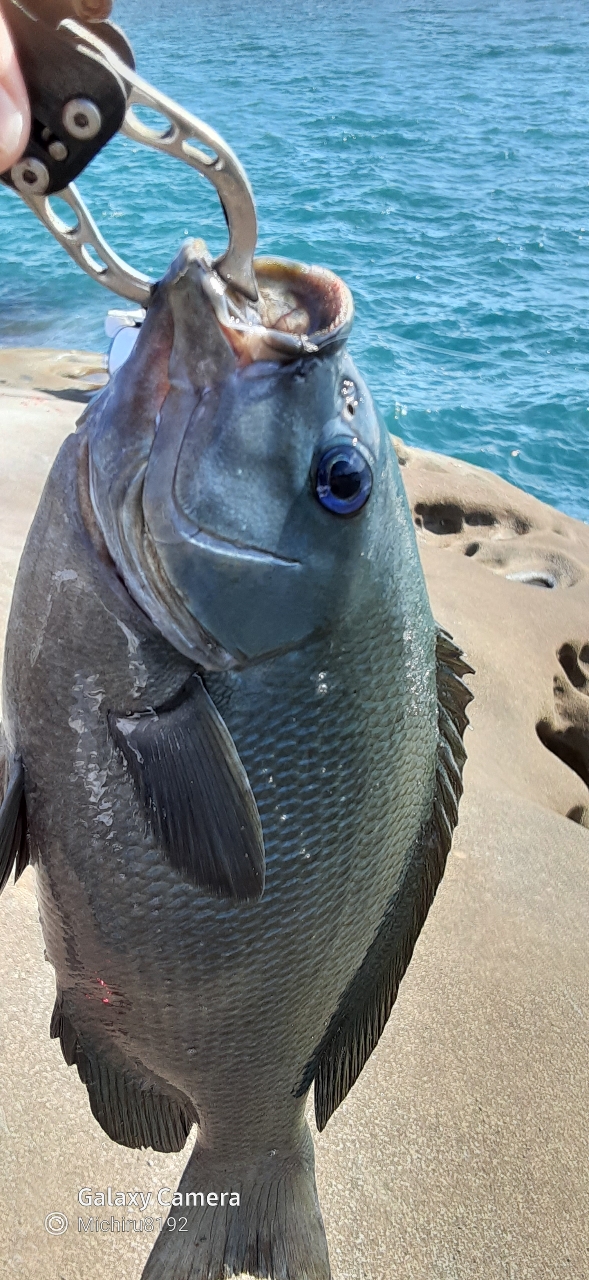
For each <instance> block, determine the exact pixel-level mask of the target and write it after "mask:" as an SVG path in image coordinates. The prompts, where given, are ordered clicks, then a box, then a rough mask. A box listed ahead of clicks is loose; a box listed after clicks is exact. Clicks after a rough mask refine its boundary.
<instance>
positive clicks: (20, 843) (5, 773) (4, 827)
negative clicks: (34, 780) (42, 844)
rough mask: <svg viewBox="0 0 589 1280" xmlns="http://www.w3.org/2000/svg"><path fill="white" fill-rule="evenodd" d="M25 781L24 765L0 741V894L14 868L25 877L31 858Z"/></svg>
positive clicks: (18, 874) (17, 875)
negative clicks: (6, 750) (28, 843)
mask: <svg viewBox="0 0 589 1280" xmlns="http://www.w3.org/2000/svg"><path fill="white" fill-rule="evenodd" d="M26 837H27V817H26V809H25V778H24V769H23V766H22V761H21V760H19V759H18V758H17V757H14V756H13V757H12V758H10V757H9V756H8V755H7V754H5V753H4V752H3V750H2V740H1V739H0V893H2V890H3V889H4V887H5V885H6V884H7V882H8V880H9V878H10V873H11V871H12V868H13V867H14V868H15V874H14V878H15V881H16V880H18V878H19V876H20V875H22V873H23V871H24V869H25V867H26V865H27V863H28V860H29V857H28V850H27V840H26Z"/></svg>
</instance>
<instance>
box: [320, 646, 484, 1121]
mask: <svg viewBox="0 0 589 1280" xmlns="http://www.w3.org/2000/svg"><path fill="white" fill-rule="evenodd" d="M436 660H437V685H438V727H439V740H438V750H437V758H436V783H435V792H434V799H433V804H432V810H431V814H430V817H429V819H428V820H427V822H426V823H425V824H424V826H423V827H422V830H421V832H420V834H419V836H418V838H417V840H416V842H415V845H414V847H413V850H412V851H411V853H410V855H409V857H408V858H407V862H406V866H405V873H404V876H403V879H402V881H401V884H400V885H399V888H398V889H397V892H396V893H395V895H394V897H393V898H392V900H391V901H390V902H389V904H388V906H387V909H386V911H385V913H384V916H383V919H382V923H381V926H380V929H379V931H378V933H377V935H376V937H375V939H374V941H373V943H372V945H371V946H370V947H369V949H368V951H367V953H366V956H365V957H364V960H363V962H362V964H361V965H360V968H359V969H358V971H357V973H356V974H355V976H354V977H353V979H352V981H351V983H350V984H349V986H348V988H347V990H346V991H345V993H344V995H343V996H342V999H341V1001H340V1004H339V1007H338V1008H337V1010H336V1012H335V1014H334V1016H333V1018H332V1019H331V1022H330V1025H329V1026H328V1028H327V1031H326V1033H325V1035H324V1037H323V1040H322V1041H321V1044H320V1045H319V1047H318V1049H317V1050H316V1052H315V1053H314V1054H313V1057H312V1058H311V1060H310V1062H309V1063H308V1065H307V1067H306V1068H305V1071H304V1073H303V1077H302V1080H301V1083H300V1085H299V1087H298V1088H297V1094H298V1095H299V1096H301V1095H303V1094H304V1093H306V1092H307V1089H309V1087H310V1085H311V1083H312V1081H313V1080H314V1081H315V1116H316V1120H317V1128H318V1129H319V1130H321V1129H324V1128H325V1125H326V1124H327V1121H328V1120H329V1118H330V1116H331V1115H333V1112H334V1111H335V1110H336V1108H337V1107H339V1105H340V1102H343V1099H344V1098H345V1097H346V1094H347V1093H348V1092H349V1090H350V1089H351V1088H352V1085H353V1084H354V1083H355V1081H356V1080H357V1078H358V1076H359V1075H360V1072H361V1070H362V1068H363V1066H364V1064H365V1063H366V1061H367V1059H368V1058H369V1057H370V1054H371V1053H372V1050H373V1049H374V1048H375V1047H376V1045H377V1043H378V1041H379V1039H380V1036H381V1035H382V1032H383V1031H384V1028H385V1025H386V1022H387V1020H388V1017H389V1014H390V1012H391V1009H392V1007H393V1005H394V1003H395V1000H396V998H397V994H398V991H399V985H400V983H401V979H402V977H403V975H404V973H405V970H406V969H407V966H408V964H409V961H410V959H411V956H412V954H413V949H414V947H415V943H416V942H417V939H418V937H419V934H420V932H421V929H422V927H423V924H424V922H425V919H426V916H427V913H428V911H429V909H430V906H431V904H432V902H433V899H434V896H435V893H436V889H437V887H438V885H439V883H440V880H441V878H442V875H443V873H444V868H445V866H446V859H447V857H448V853H449V851H450V845H451V843H452V834H453V831H454V827H455V826H456V822H457V820H458V803H459V800H460V797H461V795H462V770H463V767H464V762H465V760H466V751H465V749H464V743H463V740H462V739H463V735H464V731H465V729H466V726H467V724H468V717H467V715H466V708H467V706H468V704H469V702H470V701H471V699H472V694H471V692H470V690H469V689H468V688H467V687H466V685H465V684H464V682H463V679H462V677H463V676H464V675H466V674H467V673H470V674H473V669H472V667H470V666H469V665H468V663H467V662H465V660H464V657H463V655H462V653H461V651H460V649H458V647H457V646H456V645H455V644H454V641H453V640H452V637H451V636H449V635H448V633H447V632H446V631H442V630H439V632H438V636H437V642H436Z"/></svg>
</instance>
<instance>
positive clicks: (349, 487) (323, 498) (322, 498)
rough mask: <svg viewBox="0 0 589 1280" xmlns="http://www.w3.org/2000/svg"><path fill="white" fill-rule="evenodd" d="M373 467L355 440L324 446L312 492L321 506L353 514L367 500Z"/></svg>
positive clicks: (340, 513) (340, 514) (337, 512)
mask: <svg viewBox="0 0 589 1280" xmlns="http://www.w3.org/2000/svg"><path fill="white" fill-rule="evenodd" d="M371 490H372V469H371V467H370V465H369V463H368V462H367V460H366V458H365V457H364V454H363V453H361V452H360V450H359V449H357V448H356V447H355V445H354V444H349V443H343V444H336V445H333V446H332V448H331V449H327V450H326V452H325V453H324V454H322V456H321V458H320V459H319V465H318V467H317V476H316V480H315V493H316V495H317V498H318V500H319V502H320V503H321V506H322V507H326V508H327V510H328V511H333V512H335V514H336V515H338V516H352V515H354V514H355V512H356V511H360V509H361V508H362V507H363V506H364V505H365V503H366V502H368V499H369V497H370V493H371Z"/></svg>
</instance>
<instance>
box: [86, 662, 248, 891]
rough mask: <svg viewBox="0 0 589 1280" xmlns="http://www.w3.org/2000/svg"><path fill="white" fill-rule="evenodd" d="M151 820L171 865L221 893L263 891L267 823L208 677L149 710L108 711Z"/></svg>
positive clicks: (199, 884) (193, 679) (196, 882)
mask: <svg viewBox="0 0 589 1280" xmlns="http://www.w3.org/2000/svg"><path fill="white" fill-rule="evenodd" d="M109 728H110V732H111V735H112V737H113V739H114V741H115V743H116V745H117V746H118V747H119V749H120V751H121V752H122V754H123V756H124V758H125V760H126V761H127V764H128V766H129V771H130V774H131V777H132V778H133V781H134V783H135V787H136V789H137V792H138V795H139V797H140V799H141V801H142V802H143V804H144V805H145V812H146V817H147V822H148V825H149V827H150V828H151V830H152V832H153V834H154V836H155V838H156V840H157V841H158V842H159V843H160V845H161V848H162V850H163V852H164V853H165V855H166V857H167V858H169V860H170V862H171V864H172V866H173V867H174V868H175V869H176V871H178V872H179V873H180V875H182V876H185V877H186V879H188V880H190V881H191V882H192V884H194V885H196V886H197V887H198V888H200V889H204V890H206V891H207V892H208V893H211V894H213V895H215V896H216V897H219V898H234V899H236V900H238V901H245V900H248V899H250V900H252V899H253V900H256V899H258V898H260V897H261V895H262V893H263V890H264V871H265V857H264V840H263V835H262V824H261V822H260V815H259V813H258V809H257V805H256V802H255V799H254V795H253V792H252V789H251V787H250V784H249V779H248V776H247V774H246V772H245V769H244V767H243V765H242V763H241V760H240V759H239V756H238V754H237V750H236V747H235V743H234V742H233V739H232V737H231V734H230V733H229V731H228V729H227V726H226V725H225V723H224V721H223V720H222V719H221V716H220V715H219V713H218V711H217V709H216V707H215V705H214V703H213V702H212V701H211V699H210V697H209V695H208V693H207V691H206V689H205V687H204V685H203V683H202V680H200V678H199V677H198V676H196V675H194V676H192V677H191V678H190V680H189V681H188V683H187V684H186V685H184V687H183V689H182V690H181V692H180V694H179V695H178V697H177V698H176V699H175V700H174V701H173V702H172V703H170V704H168V705H167V706H165V707H162V708H159V709H158V710H157V711H154V712H152V713H149V714H147V715H138V716H133V717H128V718H126V717H124V716H117V715H114V714H111V715H110V716H109Z"/></svg>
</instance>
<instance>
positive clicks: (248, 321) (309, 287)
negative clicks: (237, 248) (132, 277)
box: [184, 240, 354, 367]
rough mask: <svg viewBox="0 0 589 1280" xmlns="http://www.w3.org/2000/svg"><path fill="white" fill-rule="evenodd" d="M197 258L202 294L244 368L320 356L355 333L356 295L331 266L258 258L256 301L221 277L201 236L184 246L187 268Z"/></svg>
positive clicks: (254, 266)
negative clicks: (261, 362) (353, 295)
mask: <svg viewBox="0 0 589 1280" xmlns="http://www.w3.org/2000/svg"><path fill="white" fill-rule="evenodd" d="M194 261H197V262H198V264H199V266H200V268H201V272H202V275H201V283H202V288H203V292H204V293H205V295H206V297H207V298H208V300H209V302H210V304H211V307H212V309H213V311H214V314H215V317H216V320H217V323H218V325H219V327H220V329H221V331H222V333H223V334H224V336H225V338H226V339H227V341H228V342H229V344H230V346H231V348H232V350H233V353H234V355H235V356H236V357H237V360H238V364H239V366H240V367H244V366H245V365H248V364H253V363H255V362H257V361H273V362H274V363H280V364H284V363H286V362H288V361H290V360H296V359H298V358H300V357H301V356H304V355H316V354H318V353H319V352H320V351H322V350H323V349H324V348H325V347H327V346H329V347H331V346H332V345H333V344H334V343H340V342H344V341H345V339H346V338H347V336H348V334H349V332H350V329H351V327H352V324H353V321H354V301H353V298H352V294H351V293H350V290H349V289H348V286H347V285H346V284H345V283H344V281H343V280H341V279H340V278H339V276H336V275H335V273H334V272H333V271H329V270H328V269H327V268H326V267H318V266H307V265H306V264H303V263H300V262H294V261H292V260H291V259H289V258H278V257H267V258H256V259H255V260H254V264H253V269H254V275H255V279H256V284H257V288H258V300H257V302H256V303H251V302H249V301H248V300H247V299H245V298H244V296H243V294H241V293H237V291H236V290H234V289H232V288H231V286H230V285H228V284H227V283H226V282H225V280H222V279H221V276H220V275H219V274H218V273H217V272H216V271H215V269H214V265H213V263H212V260H211V257H210V255H209V253H208V250H207V248H206V245H205V244H204V242H203V241H202V240H194V241H192V242H191V243H190V244H188V245H186V246H185V247H184V269H186V266H187V265H188V264H189V262H194Z"/></svg>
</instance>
